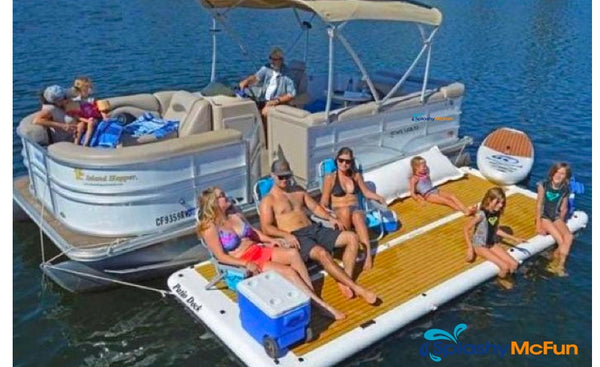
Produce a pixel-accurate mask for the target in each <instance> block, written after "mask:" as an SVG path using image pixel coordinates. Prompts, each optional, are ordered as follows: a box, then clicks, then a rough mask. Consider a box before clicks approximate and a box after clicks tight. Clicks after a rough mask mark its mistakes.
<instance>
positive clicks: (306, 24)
mask: <svg viewBox="0 0 600 367" xmlns="http://www.w3.org/2000/svg"><path fill="white" fill-rule="evenodd" d="M293 10H294V15H295V16H296V20H297V21H298V24H299V25H300V29H301V31H300V34H298V37H296V39H295V40H294V42H292V46H290V48H288V49H287V50H286V51H285V54H286V55H288V54H290V53H291V52H292V51H293V50H294V48H295V47H296V45H297V44H298V41H300V38H302V34H303V33H304V32H306V42H305V44H304V60H303V61H304V63H305V64H306V60H307V59H308V31H310V29H311V28H312V24H311V22H312V20H313V19H314V18H315V16H316V14H315V13H313V15H312V17H311V18H310V20H302V19H300V15H299V14H298V10H297V9H296V8H293Z"/></svg>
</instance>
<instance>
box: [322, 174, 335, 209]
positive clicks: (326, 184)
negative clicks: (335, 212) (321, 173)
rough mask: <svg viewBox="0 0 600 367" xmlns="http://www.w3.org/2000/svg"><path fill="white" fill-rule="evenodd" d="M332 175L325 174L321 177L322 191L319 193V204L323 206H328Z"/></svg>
mask: <svg viewBox="0 0 600 367" xmlns="http://www.w3.org/2000/svg"><path fill="white" fill-rule="evenodd" d="M332 181H333V175H332V174H331V175H327V176H325V177H324V178H323V193H322V194H321V205H322V206H323V207H324V208H328V207H329V202H330V201H331V190H332V187H333V184H332Z"/></svg>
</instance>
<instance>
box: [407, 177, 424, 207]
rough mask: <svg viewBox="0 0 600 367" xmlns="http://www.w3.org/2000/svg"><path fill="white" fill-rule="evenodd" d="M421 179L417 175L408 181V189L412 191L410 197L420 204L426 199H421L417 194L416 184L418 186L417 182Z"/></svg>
mask: <svg viewBox="0 0 600 367" xmlns="http://www.w3.org/2000/svg"><path fill="white" fill-rule="evenodd" d="M418 179H419V178H418V177H417V176H415V175H412V176H410V179H408V188H409V190H410V196H411V197H412V198H413V199H415V200H416V201H417V202H418V203H420V202H422V201H423V200H424V199H423V197H421V195H419V194H417V191H416V184H417V180H418Z"/></svg>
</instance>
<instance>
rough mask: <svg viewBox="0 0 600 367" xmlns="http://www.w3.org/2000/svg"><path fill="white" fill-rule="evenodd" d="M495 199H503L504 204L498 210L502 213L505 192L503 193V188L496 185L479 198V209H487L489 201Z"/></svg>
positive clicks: (504, 206)
mask: <svg viewBox="0 0 600 367" xmlns="http://www.w3.org/2000/svg"><path fill="white" fill-rule="evenodd" d="M496 199H498V200H499V199H502V201H504V205H503V206H502V209H501V210H500V212H501V213H502V212H503V211H504V208H506V194H505V193H504V190H502V188H501V187H497V186H496V187H492V188H491V189H489V190H488V191H487V192H486V193H485V195H484V197H483V199H482V200H481V205H480V206H479V209H481V210H487V208H488V206H489V205H490V203H491V202H492V201H494V200H496Z"/></svg>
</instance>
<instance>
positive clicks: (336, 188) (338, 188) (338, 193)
mask: <svg viewBox="0 0 600 367" xmlns="http://www.w3.org/2000/svg"><path fill="white" fill-rule="evenodd" d="M352 183H353V184H354V190H352V192H350V193H348V192H346V191H344V188H343V187H342V184H341V183H340V177H339V176H338V171H336V172H335V183H334V184H333V189H332V190H331V195H333V196H335V197H342V196H346V194H353V195H356V194H358V193H359V190H360V188H359V187H358V184H357V183H356V180H355V179H354V178H352Z"/></svg>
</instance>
